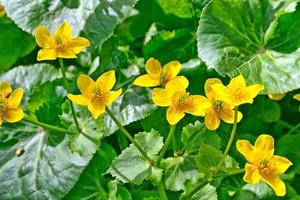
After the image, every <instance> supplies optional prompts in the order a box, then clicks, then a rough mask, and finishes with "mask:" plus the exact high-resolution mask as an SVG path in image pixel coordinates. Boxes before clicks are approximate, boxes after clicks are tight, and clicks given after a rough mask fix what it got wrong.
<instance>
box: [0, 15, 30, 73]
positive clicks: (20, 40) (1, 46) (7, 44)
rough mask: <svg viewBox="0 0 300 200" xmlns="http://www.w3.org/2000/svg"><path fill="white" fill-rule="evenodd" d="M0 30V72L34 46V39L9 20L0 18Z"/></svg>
mask: <svg viewBox="0 0 300 200" xmlns="http://www.w3.org/2000/svg"><path fill="white" fill-rule="evenodd" d="M0 30H1V31H0V57H1V59H0V72H4V71H6V70H7V69H9V68H10V67H11V66H12V65H13V64H14V63H15V62H16V61H17V60H18V59H19V58H21V57H24V56H26V55H27V54H29V53H30V52H31V51H32V50H33V49H34V48H35V41H34V39H33V37H32V36H31V35H29V34H28V33H25V32H23V31H22V30H21V29H19V28H18V27H17V26H16V25H15V24H13V23H12V22H11V21H9V20H7V21H5V20H1V19H0ZM16 44H18V45H16Z"/></svg>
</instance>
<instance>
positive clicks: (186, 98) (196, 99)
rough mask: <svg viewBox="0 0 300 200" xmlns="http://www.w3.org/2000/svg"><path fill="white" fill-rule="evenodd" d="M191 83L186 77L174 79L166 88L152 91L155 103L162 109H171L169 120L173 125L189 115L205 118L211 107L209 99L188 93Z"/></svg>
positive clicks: (168, 113)
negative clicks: (187, 89) (186, 114)
mask: <svg viewBox="0 0 300 200" xmlns="http://www.w3.org/2000/svg"><path fill="white" fill-rule="evenodd" d="M188 85H189V82H188V80H187V79H186V78H185V77H184V78H182V79H173V80H171V81H169V82H168V83H167V84H166V87H165V88H154V89H153V91H152V100H153V102H154V103H155V104H156V105H158V106H162V107H169V108H168V110H167V120H168V122H169V123H170V124H171V125H174V124H176V123H177V122H179V121H180V120H181V119H182V118H183V117H184V115H185V113H189V114H192V115H195V116H204V114H205V111H206V109H207V108H208V107H209V106H210V103H209V101H208V100H207V98H205V97H204V96H201V95H190V93H188V92H186V88H187V87H188Z"/></svg>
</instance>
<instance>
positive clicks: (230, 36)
mask: <svg viewBox="0 0 300 200" xmlns="http://www.w3.org/2000/svg"><path fill="white" fill-rule="evenodd" d="M274 12H275V11H274V10H273V9H272V6H271V4H269V1H268V0H262V1H256V0H243V1H235V0H227V1H225V0H214V1H212V2H211V3H210V4H208V5H207V6H206V7H205V8H204V10H203V13H202V16H201V19H200V22H199V27H198V33H197V38H198V54H199V57H200V58H201V59H202V60H203V61H205V62H206V64H207V65H208V67H209V68H214V69H216V70H217V71H218V72H219V73H220V74H221V75H228V76H230V77H234V76H237V75H239V74H243V75H244V77H245V78H246V80H247V82H248V83H249V84H253V83H261V84H263V85H264V86H265V90H264V93H284V92H288V91H291V90H294V89H297V88H299V87H300V81H299V80H300V73H299V71H300V63H299V62H298V60H299V58H300V52H294V53H291V54H284V53H280V52H277V51H275V49H271V48H268V45H265V44H264V37H265V33H266V32H267V29H268V27H269V25H270V24H271V22H272V20H273V18H274ZM279 28H280V27H279ZM292 28H293V27H289V28H287V29H286V30H288V31H290V30H292ZM275 32H276V31H275ZM284 34H285V33H284ZM287 34H288V33H287ZM277 38H278V37H277ZM280 38H285V37H284V35H281V36H280ZM273 43H276V44H278V43H280V41H278V40H275V39H274V40H273Z"/></svg>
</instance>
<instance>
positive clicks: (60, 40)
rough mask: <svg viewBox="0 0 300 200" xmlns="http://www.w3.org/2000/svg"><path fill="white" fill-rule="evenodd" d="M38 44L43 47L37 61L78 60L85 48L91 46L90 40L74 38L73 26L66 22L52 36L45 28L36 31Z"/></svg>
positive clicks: (41, 27) (40, 27)
mask: <svg viewBox="0 0 300 200" xmlns="http://www.w3.org/2000/svg"><path fill="white" fill-rule="evenodd" d="M35 40H36V43H37V44H38V45H39V46H40V47H42V49H41V50H40V51H39V52H38V56H37V60H39V61H40V60H55V59H56V58H76V54H78V53H80V52H81V51H82V50H83V49H84V48H86V47H88V46H90V42H89V40H87V39H86V38H84V37H75V38H73V37H72V30H71V26H70V25H69V24H68V23H66V22H64V23H62V24H61V25H60V26H59V27H58V28H57V29H56V30H55V32H54V35H51V34H50V32H49V30H48V29H47V28H46V27H44V26H39V27H37V29H36V30H35Z"/></svg>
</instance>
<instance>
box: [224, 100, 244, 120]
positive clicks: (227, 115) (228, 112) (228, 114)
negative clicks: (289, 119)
mask: <svg viewBox="0 0 300 200" xmlns="http://www.w3.org/2000/svg"><path fill="white" fill-rule="evenodd" d="M219 113H220V117H221V119H222V120H223V121H224V122H226V123H229V124H233V123H234V110H233V109H231V108H230V106H229V105H228V104H225V105H224V106H223V108H222V109H221V110H220V112H219ZM242 118H243V114H242V113H241V112H240V111H238V116H237V122H240V121H241V119H242Z"/></svg>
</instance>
